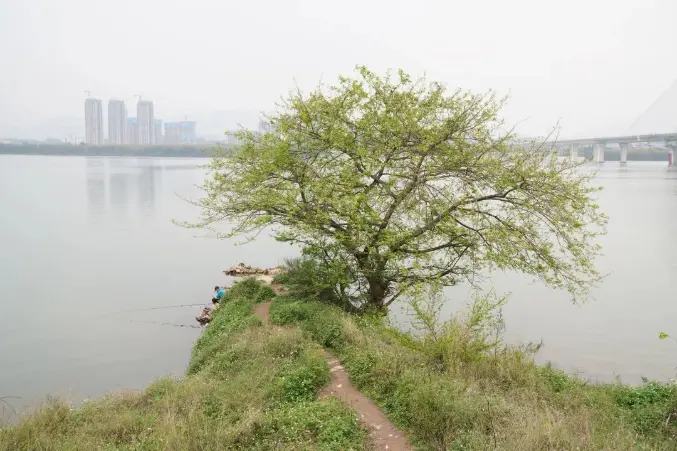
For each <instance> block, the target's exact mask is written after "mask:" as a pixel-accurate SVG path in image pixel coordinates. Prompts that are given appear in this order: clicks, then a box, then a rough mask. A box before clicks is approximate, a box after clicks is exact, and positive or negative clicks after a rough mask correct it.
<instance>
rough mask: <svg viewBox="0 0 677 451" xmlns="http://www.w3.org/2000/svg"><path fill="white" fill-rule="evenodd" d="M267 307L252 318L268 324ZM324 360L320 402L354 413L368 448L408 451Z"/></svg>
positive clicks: (331, 360)
mask: <svg viewBox="0 0 677 451" xmlns="http://www.w3.org/2000/svg"><path fill="white" fill-rule="evenodd" d="M272 287H273V289H274V290H275V292H276V293H278V294H281V292H284V288H282V287H281V286H280V285H277V286H274V285H273V286H272ZM278 290H279V291H278ZM270 304H271V302H265V303H263V304H258V305H257V306H256V308H255V313H256V316H258V317H259V318H260V319H261V321H262V322H263V323H264V324H268V318H269V316H270V314H269V312H270ZM324 356H325V358H326V359H327V363H328V364H329V369H330V371H331V380H330V381H329V384H328V385H327V386H326V387H324V388H323V389H322V390H320V393H319V397H320V399H324V398H327V397H329V396H333V397H335V398H338V399H340V400H341V401H343V402H344V403H346V404H347V405H349V406H350V407H351V408H352V409H353V410H355V412H357V415H358V416H359V418H360V421H361V422H362V424H364V425H365V426H366V427H367V428H368V429H369V431H370V435H371V446H372V448H373V449H377V450H385V449H387V450H394V451H408V450H411V449H412V448H411V445H410V444H409V442H408V441H407V439H406V438H405V437H404V435H403V434H402V431H400V430H399V429H397V428H396V427H395V425H393V424H392V423H391V422H390V421H389V420H388V419H387V418H386V416H385V415H384V414H383V412H382V411H381V409H380V408H379V407H378V406H377V405H376V404H374V403H373V402H371V401H370V400H369V399H368V398H367V397H366V396H364V395H363V394H362V393H360V391H359V390H358V389H357V388H355V387H354V386H353V384H352V383H351V382H350V379H349V377H348V374H347V373H346V371H345V369H344V368H343V366H342V365H341V362H339V360H338V359H337V358H336V357H334V356H333V355H331V354H330V353H329V352H327V351H326V350H325V351H324Z"/></svg>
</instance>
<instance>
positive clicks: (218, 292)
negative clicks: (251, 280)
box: [212, 286, 226, 305]
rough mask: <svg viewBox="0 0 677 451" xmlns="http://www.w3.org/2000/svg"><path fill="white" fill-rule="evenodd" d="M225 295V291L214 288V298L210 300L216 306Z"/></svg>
mask: <svg viewBox="0 0 677 451" xmlns="http://www.w3.org/2000/svg"><path fill="white" fill-rule="evenodd" d="M224 294H226V290H224V289H223V288H220V287H218V286H216V287H214V297H213V298H212V304H214V305H218V303H219V302H221V298H222V297H223V295H224Z"/></svg>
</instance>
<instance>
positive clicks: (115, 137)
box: [108, 100, 127, 144]
mask: <svg viewBox="0 0 677 451" xmlns="http://www.w3.org/2000/svg"><path fill="white" fill-rule="evenodd" d="M126 124H127V108H125V102H123V101H122V100H109V101H108V142H109V143H111V144H125V143H126V142H127V136H126V135H125V125H126Z"/></svg>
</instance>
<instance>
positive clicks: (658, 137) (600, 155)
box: [548, 79, 677, 169]
mask: <svg viewBox="0 0 677 451" xmlns="http://www.w3.org/2000/svg"><path fill="white" fill-rule="evenodd" d="M675 107H677V79H675V81H674V82H673V83H672V85H671V86H670V87H669V88H668V89H667V90H665V91H664V92H663V93H662V94H661V95H660V96H658V98H657V99H656V100H655V101H654V102H653V103H652V104H651V105H650V106H649V108H647V110H646V111H644V112H643V113H642V114H640V115H639V117H638V118H637V119H636V120H635V122H634V123H633V124H632V125H631V126H630V127H628V132H629V133H628V134H627V135H622V136H597V137H590V138H582V139H563V140H559V139H558V140H553V141H549V142H548V143H549V144H551V145H552V146H553V148H555V149H557V150H558V151H560V152H562V151H567V150H568V151H569V154H570V155H571V156H572V157H573V158H577V157H578V151H579V149H581V148H582V147H592V150H593V152H592V154H593V161H595V162H597V163H604V150H605V149H607V148H608V147H616V146H618V147H619V148H620V163H621V164H622V165H625V164H627V163H628V149H629V148H630V147H633V144H638V143H641V144H646V145H647V146H649V147H651V145H656V146H657V147H663V148H667V150H668V167H669V168H676V169H677V114H675V113H674V111H675ZM656 118H660V119H667V123H666V124H665V125H664V126H663V127H664V128H668V130H667V131H666V133H633V132H635V131H639V130H640V129H641V128H642V127H641V123H642V122H649V123H650V127H651V128H653V127H654V126H655V123H656V122H660V121H657V120H656ZM663 122H665V121H663ZM645 129H646V127H645Z"/></svg>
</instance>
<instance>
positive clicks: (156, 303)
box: [0, 155, 677, 410]
mask: <svg viewBox="0 0 677 451" xmlns="http://www.w3.org/2000/svg"><path fill="white" fill-rule="evenodd" d="M204 162H205V161H204V160H198V159H179V158H158V159H154V158H115V157H110V158H106V157H96V158H95V157H89V158H85V157H45V156H15V155H3V156H0V397H3V396H15V397H19V398H20V399H13V400H12V405H13V406H14V407H15V408H17V409H19V410H24V409H25V408H29V407H30V406H33V405H35V403H36V402H39V401H40V400H43V399H45V397H46V396H47V395H59V396H65V397H68V398H69V399H71V400H72V401H73V402H74V403H78V402H80V401H81V400H82V399H85V398H88V397H97V396H101V395H102V394H104V393H107V392H111V391H118V390H123V389H124V390H140V389H142V388H143V387H144V386H145V385H147V384H148V383H149V382H151V381H152V380H154V379H156V378H158V377H160V376H163V375H167V374H171V375H176V376H181V375H182V374H183V372H184V370H185V367H186V364H187V362H188V359H189V358H190V350H191V347H192V345H193V342H194V341H195V339H196V338H197V337H198V335H199V333H200V330H199V329H196V328H191V327H180V325H194V324H195V322H194V316H195V315H196V313H197V311H198V310H199V308H198V307H192V308H180V307H179V308H172V309H157V310H142V311H130V310H137V309H149V308H153V307H164V306H172V305H180V304H195V303H201V302H208V301H209V299H210V296H211V294H212V289H213V287H214V285H216V284H224V285H225V284H227V283H228V282H229V280H228V278H226V277H225V276H224V275H223V273H222V270H223V269H225V268H226V267H227V266H229V265H232V264H236V263H238V262H240V261H245V262H247V263H249V264H253V265H259V266H269V265H275V264H277V263H279V262H280V261H281V259H282V258H284V257H286V256H293V255H294V254H295V253H296V252H295V250H294V248H292V247H290V246H288V245H284V244H281V243H277V242H275V241H274V240H272V239H271V238H270V237H268V236H265V235H264V236H261V237H259V239H257V240H256V241H255V242H253V243H250V244H246V245H244V246H236V245H235V244H234V243H232V242H229V241H219V240H216V239H214V238H213V236H210V235H209V234H206V233H205V232H203V231H200V230H192V229H185V228H181V227H177V226H175V225H174V224H172V222H171V221H172V219H178V220H190V219H195V218H197V215H198V209H197V208H196V207H194V206H193V205H191V204H190V203H188V202H186V201H185V200H184V199H182V198H181V196H185V197H189V198H194V197H196V196H198V195H199V190H198V189H197V188H196V186H195V185H196V184H199V183H200V182H201V180H202V178H203V176H204V171H203V170H202V169H201V168H199V167H198V164H202V163H204ZM596 181H597V182H598V183H599V184H601V185H602V186H604V188H605V189H604V191H603V192H602V193H601V195H600V204H601V206H602V209H603V210H604V211H605V212H606V213H607V214H608V215H609V216H610V222H609V233H608V235H607V236H606V237H604V239H603V242H602V244H603V246H604V253H605V256H604V257H603V258H601V259H600V260H599V267H600V269H601V270H602V271H603V272H608V273H609V276H608V278H607V279H606V280H605V281H604V282H603V283H602V285H601V286H600V287H599V288H598V289H596V290H595V291H594V292H593V296H594V298H595V300H594V301H591V302H588V303H585V304H582V305H576V306H574V305H572V304H571V303H570V302H569V301H568V297H567V295H566V293H560V292H554V291H552V290H549V289H546V288H544V287H542V286H540V285H538V284H536V283H531V282H530V280H528V279H525V278H524V277H521V276H516V275H513V274H500V275H495V276H494V277H493V279H492V283H493V284H494V285H495V287H496V289H497V291H498V292H499V293H506V292H511V293H512V294H511V297H510V301H509V302H508V304H507V306H506V307H505V312H504V313H505V318H506V322H507V332H506V338H507V339H508V340H509V341H510V342H513V343H517V342H522V341H535V342H538V341H541V340H542V341H543V343H544V346H543V348H542V350H541V351H540V353H539V355H538V360H539V361H541V362H544V361H552V362H553V363H554V364H555V365H556V366H558V367H561V368H563V369H566V370H568V371H575V372H579V373H580V374H581V375H582V376H583V377H586V378H590V379H594V380H613V379H614V378H615V377H616V376H620V377H621V378H622V379H623V380H624V381H627V382H631V383H637V382H639V381H640V380H641V377H642V376H646V377H649V378H655V379H661V380H665V379H667V378H670V377H673V376H675V374H676V370H675V367H676V366H677V343H674V342H671V341H669V340H666V341H660V340H658V333H659V332H660V331H665V332H668V333H669V332H673V333H675V334H677V321H676V320H677V174H675V173H671V172H666V170H665V163H662V162H661V163H652V162H641V163H640V162H630V164H629V166H628V168H627V169H620V168H619V166H618V163H607V164H606V165H604V166H603V167H602V169H601V171H600V173H599V174H598V177H597V179H596ZM467 294H468V293H467V290H465V289H463V288H456V289H453V290H452V292H451V295H452V298H453V299H452V302H450V304H449V307H448V308H447V309H446V310H447V311H446V313H447V314H449V313H450V312H451V311H452V309H456V308H458V307H459V305H461V304H462V301H464V300H465V299H466V297H467ZM158 323H170V324H173V325H167V324H158Z"/></svg>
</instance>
